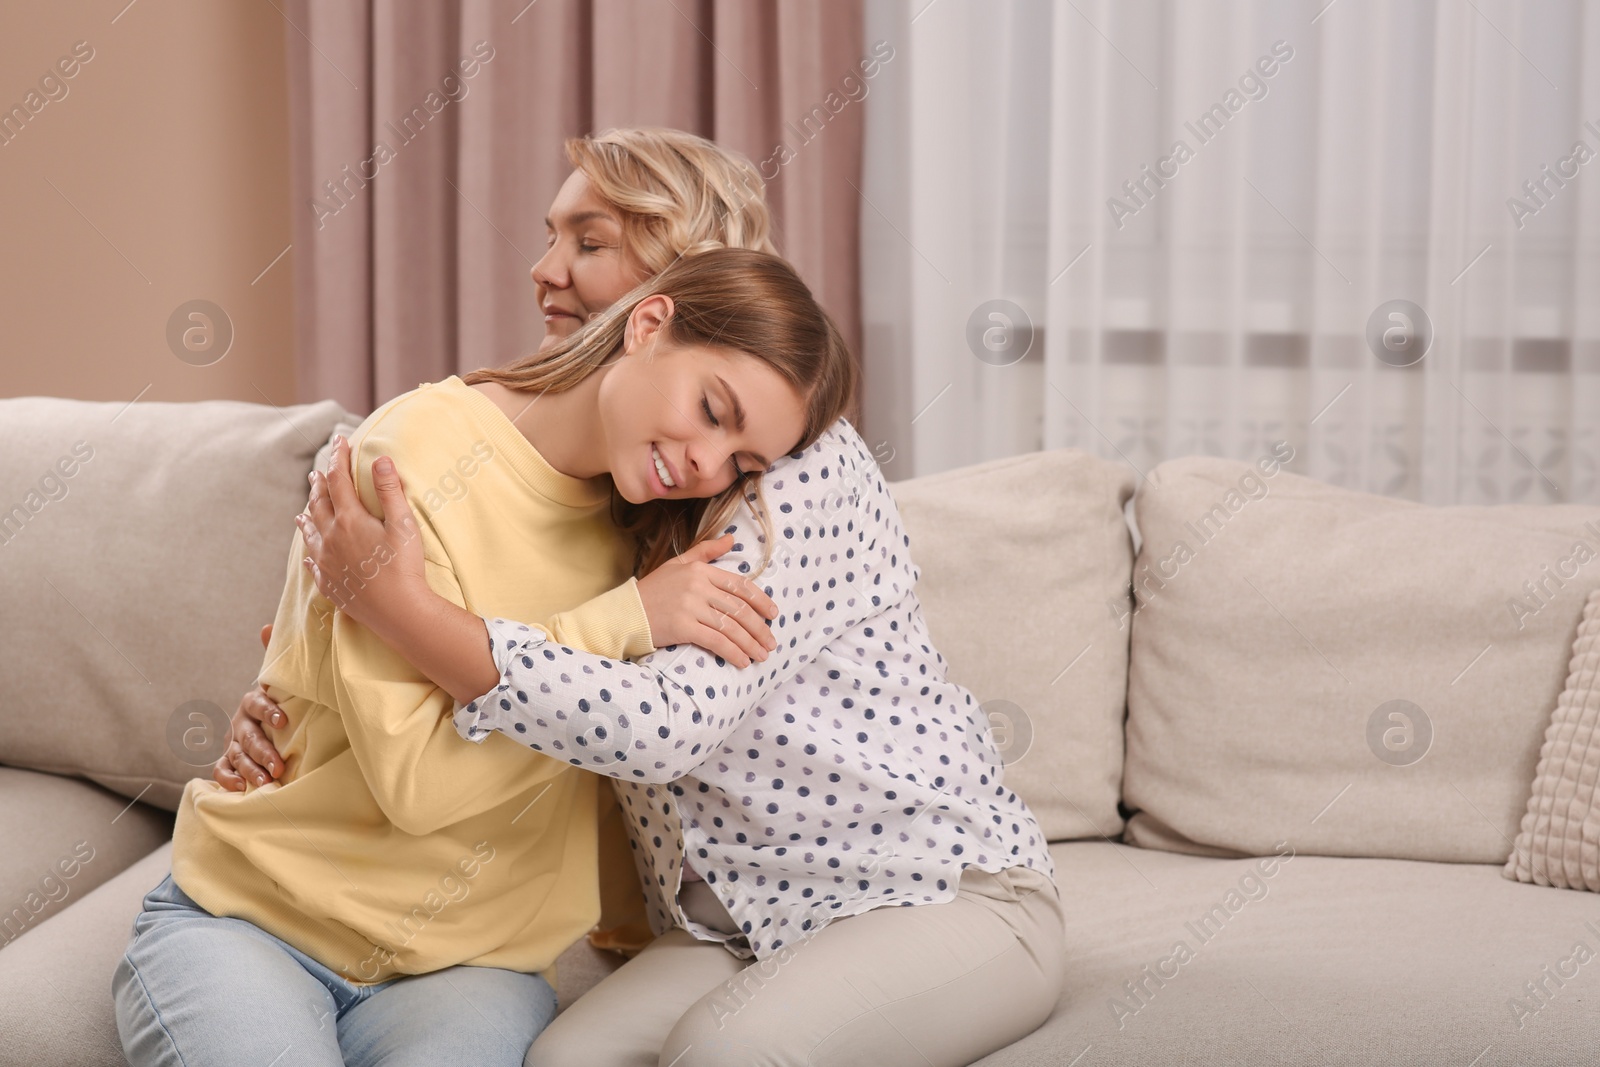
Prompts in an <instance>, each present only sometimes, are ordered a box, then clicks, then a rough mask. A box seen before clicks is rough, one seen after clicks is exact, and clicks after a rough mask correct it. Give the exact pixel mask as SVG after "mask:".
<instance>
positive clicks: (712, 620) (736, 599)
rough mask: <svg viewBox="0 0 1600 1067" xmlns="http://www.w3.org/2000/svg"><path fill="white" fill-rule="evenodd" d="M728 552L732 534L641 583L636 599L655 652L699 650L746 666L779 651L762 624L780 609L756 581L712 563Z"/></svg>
mask: <svg viewBox="0 0 1600 1067" xmlns="http://www.w3.org/2000/svg"><path fill="white" fill-rule="evenodd" d="M732 547H733V534H723V535H722V536H721V537H718V538H717V539H715V540H713V541H702V542H700V543H699V544H698V545H695V546H694V547H693V548H691V549H689V551H687V552H685V553H683V555H681V556H675V557H674V558H672V559H670V560H668V561H667V562H665V563H663V564H662V565H661V566H659V567H657V568H656V569H655V570H653V571H651V572H650V573H649V574H647V575H645V576H644V577H643V578H640V579H639V599H640V600H642V601H644V613H645V617H646V618H647V619H649V620H650V640H651V641H652V642H654V644H655V646H656V647H657V648H662V647H664V646H666V645H699V646H700V647H701V648H703V649H705V650H706V651H707V652H714V653H716V654H717V655H719V656H721V657H722V658H723V659H725V660H727V661H728V662H729V663H732V664H734V665H735V666H738V667H748V666H750V661H751V660H752V659H758V660H765V659H766V658H767V651H768V650H769V649H773V648H777V647H778V639H777V638H776V637H774V636H772V628H771V627H770V626H768V625H767V623H766V622H765V621H764V620H766V619H775V618H777V617H778V605H777V604H775V603H773V601H772V598H771V597H769V596H767V594H765V593H763V592H762V591H761V589H760V588H759V587H758V586H757V585H756V583H755V582H752V581H751V580H750V579H748V578H744V577H741V576H740V575H737V574H733V573H732V572H730V571H726V570H723V569H722V568H721V567H717V566H714V565H712V563H711V561H712V560H714V559H716V558H717V557H718V556H720V555H722V554H723V553H724V552H726V551H728V549H730V548H732Z"/></svg>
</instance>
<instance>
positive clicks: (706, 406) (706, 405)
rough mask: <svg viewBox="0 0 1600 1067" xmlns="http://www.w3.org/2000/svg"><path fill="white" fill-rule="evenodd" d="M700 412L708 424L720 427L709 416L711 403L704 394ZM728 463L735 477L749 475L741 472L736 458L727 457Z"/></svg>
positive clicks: (719, 424)
mask: <svg viewBox="0 0 1600 1067" xmlns="http://www.w3.org/2000/svg"><path fill="white" fill-rule="evenodd" d="M700 410H701V411H704V412H705V413H706V420H707V421H708V422H710V423H711V425H712V426H721V425H722V424H721V423H720V422H718V421H717V417H716V416H715V415H713V414H711V401H709V400H707V399H706V395H705V394H704V393H701V394H700ZM728 462H729V463H730V464H732V465H733V473H734V476H735V477H739V478H742V477H744V476H745V475H746V474H749V473H751V472H750V471H747V470H743V469H741V468H740V466H739V459H738V457H737V456H729V457H728Z"/></svg>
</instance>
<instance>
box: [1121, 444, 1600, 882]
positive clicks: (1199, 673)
mask: <svg viewBox="0 0 1600 1067" xmlns="http://www.w3.org/2000/svg"><path fill="white" fill-rule="evenodd" d="M1278 447H1279V448H1280V449H1284V448H1286V447H1287V446H1282V445H1280V446H1278ZM1289 454H1291V455H1292V451H1291V452H1290V453H1289ZM1283 455H1284V453H1283V452H1282V451H1278V452H1275V453H1273V454H1269V455H1266V456H1263V457H1262V459H1261V460H1260V461H1259V462H1258V465H1253V464H1249V463H1240V462H1235V461H1232V460H1224V459H1217V458H1213V457H1198V456H1197V457H1188V458H1184V459H1177V460H1172V461H1170V462H1167V463H1163V464H1160V465H1159V466H1157V467H1156V468H1154V469H1153V470H1152V471H1151V472H1150V474H1149V477H1148V479H1147V481H1146V483H1145V484H1144V485H1142V486H1141V487H1140V489H1139V492H1138V495H1137V496H1136V497H1135V501H1134V508H1135V513H1136V516H1137V524H1138V528H1139V531H1140V533H1141V535H1142V538H1143V543H1142V544H1141V547H1140V552H1139V557H1138V559H1137V560H1136V562H1135V565H1134V575H1133V584H1134V591H1135V596H1136V603H1137V610H1136V613H1135V615H1134V617H1133V643H1132V659H1131V664H1130V667H1129V683H1128V763H1127V768H1126V776H1125V781H1124V787H1123V788H1124V800H1125V802H1126V804H1127V805H1128V807H1130V808H1133V809H1137V813H1136V814H1134V815H1132V817H1131V818H1130V820H1129V826H1128V831H1127V838H1128V840H1129V842H1130V843H1133V844H1137V845H1142V846H1146V847H1153V848H1166V849H1171V850H1176V851H1182V852H1195V853H1202V854H1220V855H1238V854H1241V853H1242V854H1250V855H1264V854H1268V853H1271V852H1273V851H1274V849H1275V847H1276V846H1277V845H1278V843H1279V842H1287V843H1288V844H1289V845H1290V846H1292V847H1293V848H1295V849H1296V850H1297V851H1300V852H1308V853H1317V854H1322V855H1335V856H1371V857H1392V858H1400V859H1413V860H1436V861H1450V862H1469V863H1502V862H1504V860H1505V858H1506V855H1507V853H1508V852H1509V851H1510V849H1511V840H1512V837H1513V836H1514V835H1515V834H1516V832H1517V826H1518V822H1519V819H1520V817H1521V815H1522V813H1523V811H1524V809H1525V806H1526V802H1527V799H1528V791H1529V788H1530V784H1531V783H1532V781H1533V774H1534V766H1535V764H1536V763H1537V761H1538V756H1539V748H1540V744H1541V742H1542V739H1543V737H1544V732H1545V727H1546V725H1547V724H1548V723H1549V721H1550V715H1551V712H1552V710H1553V709H1554V708H1555V705H1556V700H1557V698H1558V696H1559V695H1560V693H1561V689H1562V685H1563V683H1564V682H1565V679H1566V674H1567V664H1568V658H1569V655H1570V652H1571V649H1572V640H1573V635H1574V633H1575V632H1576V629H1577V625H1578V619H1579V615H1580V613H1581V612H1582V610H1583V605H1584V600H1585V597H1586V595H1587V591H1588V590H1589V589H1591V588H1593V587H1595V586H1596V585H1600V508H1595V507H1588V506H1577V505H1557V506H1531V505H1505V506H1498V507H1428V506H1423V505H1421V504H1417V503H1414V502H1411V501H1406V500H1399V499H1394V498H1390V497H1383V496H1375V495H1371V494H1367V493H1359V492H1352V491H1350V490H1346V489H1340V488H1336V487H1334V486H1331V485H1328V484H1325V483H1323V482H1320V481H1316V480H1314V479H1311V478H1307V477H1303V476H1301V475H1296V474H1291V473H1288V472H1286V471H1284V470H1282V469H1281V466H1280V465H1279V464H1278V463H1277V459H1278V458H1280V457H1281V456H1283Z"/></svg>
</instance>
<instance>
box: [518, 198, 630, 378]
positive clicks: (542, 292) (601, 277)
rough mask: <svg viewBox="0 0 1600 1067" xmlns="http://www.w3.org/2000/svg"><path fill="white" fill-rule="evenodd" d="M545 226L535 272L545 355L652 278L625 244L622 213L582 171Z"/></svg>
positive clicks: (553, 210) (551, 207)
mask: <svg viewBox="0 0 1600 1067" xmlns="http://www.w3.org/2000/svg"><path fill="white" fill-rule="evenodd" d="M545 226H546V248H545V254H544V256H543V258H541V259H540V260H539V262H537V263H535V264H534V265H533V270H532V271H531V272H530V273H531V275H532V277H533V285H534V291H535V293H536V294H537V296H538V300H539V310H540V311H541V312H542V313H543V315H544V340H543V341H542V342H540V345H539V349H540V351H544V350H546V349H548V348H549V347H550V346H552V345H553V344H555V343H556V342H557V341H559V340H560V339H561V338H563V337H567V336H569V335H570V334H572V333H574V332H576V331H577V329H578V327H580V326H582V325H583V324H584V323H585V322H587V321H589V317H590V316H591V315H594V314H597V313H598V312H601V311H604V310H605V309H606V308H608V307H610V306H611V305H612V304H614V303H615V302H616V301H617V300H618V299H620V298H621V297H622V295H623V294H624V293H626V292H627V291H628V290H629V289H632V288H633V287H634V286H635V285H638V284H639V283H640V282H642V281H644V280H645V279H646V278H647V277H649V276H650V274H649V271H647V270H645V268H644V266H643V265H642V264H641V263H639V262H638V261H637V259H635V258H634V257H633V256H632V255H631V254H629V253H628V251H627V249H626V247H625V246H624V244H623V240H622V221H621V218H620V217H619V216H618V214H617V209H616V208H614V207H612V206H610V205H609V204H607V203H606V202H605V201H604V200H602V199H600V197H599V196H598V195H596V193H595V191H594V189H593V188H592V187H591V186H590V184H589V179H588V178H586V177H585V176H584V174H583V172H582V171H577V170H575V171H573V172H572V173H571V174H570V175H568V176H567V180H566V181H565V182H563V183H562V185H561V191H560V192H559V193H557V194H556V198H555V201H554V202H553V203H552V204H551V205H550V214H549V215H548V216H547V217H546V218H545Z"/></svg>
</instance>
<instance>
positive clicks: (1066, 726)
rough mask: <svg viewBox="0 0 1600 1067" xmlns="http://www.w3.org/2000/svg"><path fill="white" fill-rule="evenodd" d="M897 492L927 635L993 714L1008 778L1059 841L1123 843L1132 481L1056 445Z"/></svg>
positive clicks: (896, 487)
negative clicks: (1120, 806)
mask: <svg viewBox="0 0 1600 1067" xmlns="http://www.w3.org/2000/svg"><path fill="white" fill-rule="evenodd" d="M890 489H891V490H892V491H893V493H894V497H895V503H896V505H897V506H898V507H899V508H900V517H901V520H902V521H903V522H904V524H905V528H906V534H907V536H908V537H910V538H911V545H910V548H911V558H912V560H913V562H915V563H916V565H917V567H918V568H919V570H920V571H921V578H920V579H919V581H918V582H917V598H918V599H919V600H920V601H921V603H922V606H923V609H924V610H925V611H926V612H927V618H928V631H929V633H930V635H931V636H932V637H933V641H934V645H935V646H936V647H937V648H938V650H939V652H940V653H941V654H942V655H943V656H944V657H945V660H946V665H947V668H948V674H949V677H950V679H951V680H952V681H954V682H956V683H958V684H960V685H963V686H965V687H966V688H967V689H969V690H971V692H972V694H973V696H974V698H976V699H977V700H979V701H980V702H982V704H983V708H984V710H985V711H986V712H987V713H988V718H989V721H990V723H991V724H992V726H993V728H994V736H995V740H996V743H997V745H998V746H999V747H1000V750H1001V757H1002V758H1003V759H1004V760H1005V762H1006V784H1007V785H1009V786H1010V787H1011V788H1013V789H1015V790H1016V791H1017V794H1018V795H1019V796H1021V797H1022V799H1023V800H1025V801H1027V803H1028V807H1029V808H1031V809H1032V810H1033V813H1034V816H1035V817H1036V818H1038V820H1039V825H1040V827H1041V828H1042V829H1043V830H1044V834H1045V837H1047V838H1048V839H1049V840H1051V841H1068V840H1072V839H1074V838H1083V837H1088V838H1094V837H1098V836H1100V835H1102V834H1103V835H1105V836H1107V837H1115V836H1116V835H1117V834H1118V833H1120V832H1121V831H1122V826H1123V822H1122V816H1121V814H1120V813H1119V812H1118V811H1117V798H1118V797H1119V796H1120V795H1121V790H1122V755H1123V748H1122V720H1123V717H1124V715H1125V713H1126V709H1127V679H1128V628H1127V621H1126V615H1127V609H1126V605H1127V603H1128V576H1129V573H1130V571H1131V570H1132V567H1133V541H1132V537H1131V535H1130V534H1129V532H1128V524H1127V522H1126V521H1125V520H1124V519H1123V517H1122V509H1123V505H1124V504H1125V503H1126V502H1127V500H1128V498H1129V497H1130V496H1132V494H1133V475H1132V474H1130V473H1129V472H1128V470H1127V468H1125V467H1122V466H1119V465H1118V464H1115V463H1111V462H1108V461H1106V460H1103V459H1100V458H1098V457H1096V456H1092V455H1090V454H1089V453H1087V452H1082V451H1079V450H1077V449H1057V450H1054V451H1050V452H1035V453H1031V454H1029V455H1024V456H1012V457H1008V458H1006V459H998V460H993V461H991V462H988V463H980V464H977V465H975V466H969V467H961V468H958V469H956V470H950V471H945V472H943V473H941V474H931V475H927V476H926V477H922V478H913V479H910V480H908V481H903V482H895V483H893V484H892V485H891V486H890Z"/></svg>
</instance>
